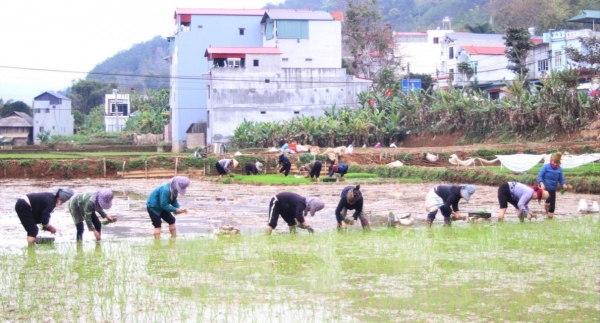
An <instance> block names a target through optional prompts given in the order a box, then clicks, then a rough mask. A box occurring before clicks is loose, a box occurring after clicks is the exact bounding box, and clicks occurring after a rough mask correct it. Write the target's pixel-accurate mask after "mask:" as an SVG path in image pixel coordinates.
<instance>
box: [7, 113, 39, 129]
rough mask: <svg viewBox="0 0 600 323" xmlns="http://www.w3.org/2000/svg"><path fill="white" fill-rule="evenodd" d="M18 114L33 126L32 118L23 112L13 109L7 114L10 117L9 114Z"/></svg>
mask: <svg viewBox="0 0 600 323" xmlns="http://www.w3.org/2000/svg"><path fill="white" fill-rule="evenodd" d="M15 114H16V115H18V116H19V117H21V118H23V119H25V120H26V121H27V122H29V124H30V125H31V126H33V118H32V117H31V116H30V115H28V114H27V113H25V112H19V111H13V112H12V113H11V114H9V115H7V117H10V116H11V115H15Z"/></svg>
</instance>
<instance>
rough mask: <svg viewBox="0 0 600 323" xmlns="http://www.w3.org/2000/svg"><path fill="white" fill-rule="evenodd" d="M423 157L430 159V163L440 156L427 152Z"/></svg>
mask: <svg viewBox="0 0 600 323" xmlns="http://www.w3.org/2000/svg"><path fill="white" fill-rule="evenodd" d="M454 156H456V155H454ZM425 159H427V160H428V161H430V162H432V163H435V162H437V161H438V160H439V159H440V156H439V155H433V154H430V153H427V155H425Z"/></svg>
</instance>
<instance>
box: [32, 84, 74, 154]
mask: <svg viewBox="0 0 600 323" xmlns="http://www.w3.org/2000/svg"><path fill="white" fill-rule="evenodd" d="M53 95H57V97H54V96H53ZM59 102H60V103H59ZM44 131H48V132H49V133H50V136H53V135H62V136H70V135H73V132H74V119H73V115H72V111H71V100H70V99H68V98H66V97H64V96H62V95H60V94H54V93H49V92H46V93H45V94H42V95H40V96H38V97H36V99H34V101H33V142H34V143H35V144H39V143H40V140H39V139H38V138H37V137H38V134H40V133H41V132H44Z"/></svg>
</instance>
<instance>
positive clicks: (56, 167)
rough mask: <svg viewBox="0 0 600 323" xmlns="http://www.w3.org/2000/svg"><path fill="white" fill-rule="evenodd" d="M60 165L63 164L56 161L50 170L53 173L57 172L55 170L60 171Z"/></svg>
mask: <svg viewBox="0 0 600 323" xmlns="http://www.w3.org/2000/svg"><path fill="white" fill-rule="evenodd" d="M60 165H61V163H60V162H59V161H57V160H55V161H53V162H52V163H51V164H50V168H49V170H50V171H51V172H53V171H55V170H57V169H59V168H60Z"/></svg>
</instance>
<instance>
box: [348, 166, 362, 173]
mask: <svg viewBox="0 0 600 323" xmlns="http://www.w3.org/2000/svg"><path fill="white" fill-rule="evenodd" d="M360 172H362V166H360V165H358V164H354V165H350V166H348V173H360Z"/></svg>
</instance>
